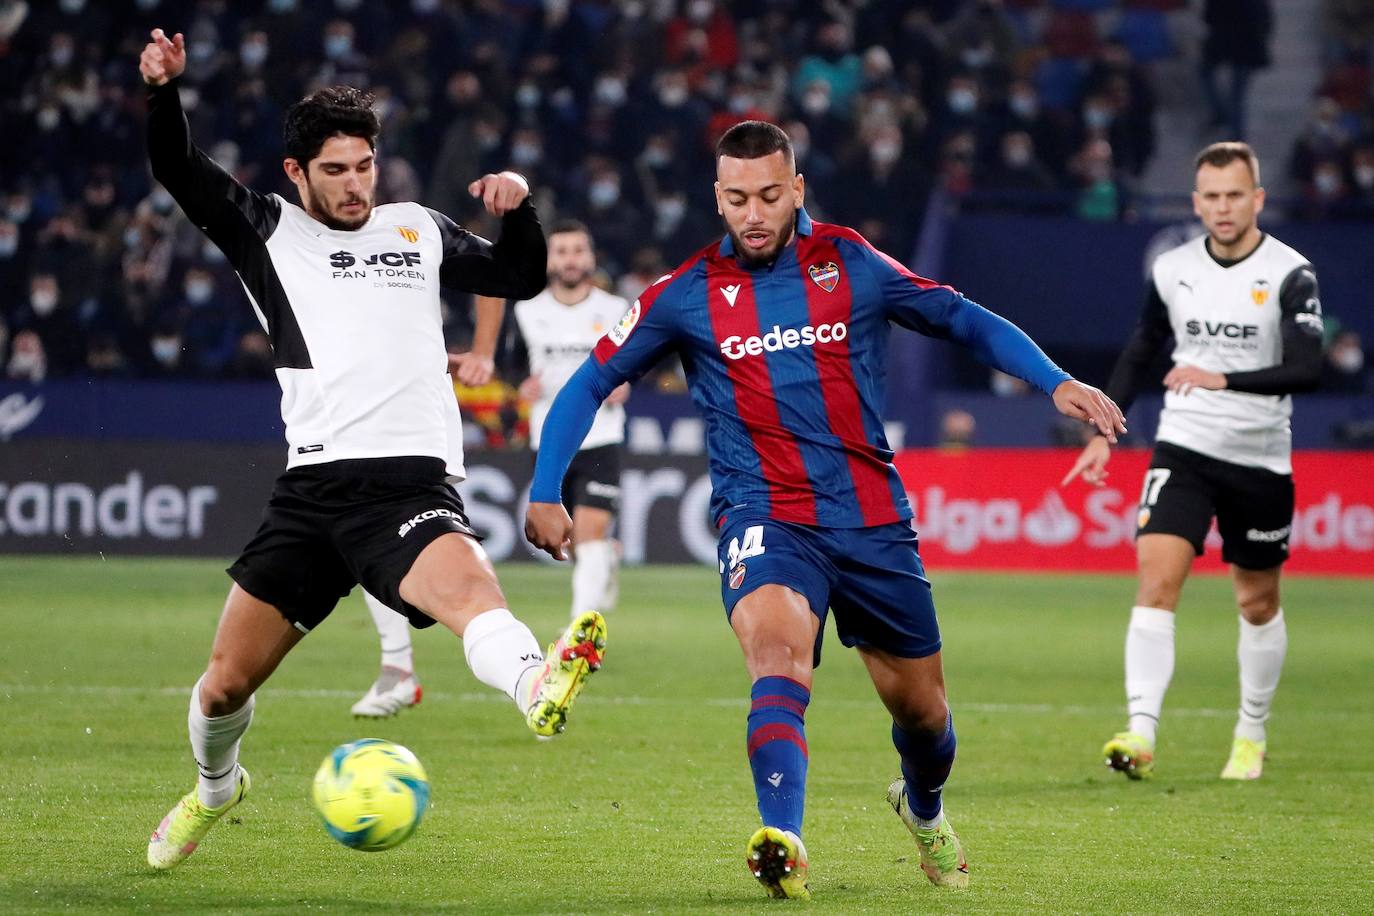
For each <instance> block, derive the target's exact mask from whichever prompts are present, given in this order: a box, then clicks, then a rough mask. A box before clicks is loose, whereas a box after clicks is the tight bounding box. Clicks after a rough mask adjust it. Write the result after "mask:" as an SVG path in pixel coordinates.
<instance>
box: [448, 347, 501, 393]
mask: <svg viewBox="0 0 1374 916" xmlns="http://www.w3.org/2000/svg"><path fill="white" fill-rule="evenodd" d="M448 371H449V373H450V374H452V375H453V377H454V378H455V379H457V380H458V383H459V384H460V385H466V386H467V387H469V388H477V387H479V386H481V385H485V384H486V383H487V382H489V381H491V377H492V375H493V374H495V372H496V361H495V360H493V359H492V358H491V357H490V356H479V355H478V354H476V353H472V352H467V353H450V354H449V355H448Z"/></svg>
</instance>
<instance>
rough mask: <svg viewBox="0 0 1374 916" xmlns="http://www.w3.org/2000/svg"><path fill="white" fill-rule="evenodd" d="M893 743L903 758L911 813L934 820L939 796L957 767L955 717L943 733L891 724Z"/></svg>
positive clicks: (946, 725)
mask: <svg viewBox="0 0 1374 916" xmlns="http://www.w3.org/2000/svg"><path fill="white" fill-rule="evenodd" d="M892 743H893V744H894V745H895V746H896V748H897V753H898V754H900V755H901V756H902V777H903V778H904V779H905V780H906V797H907V802H908V804H910V805H911V810H912V812H914V813H915V815H916V816H917V817H919V818H924V819H925V820H932V819H933V818H934V817H935V816H936V815H938V814H939V813H940V793H941V791H942V790H943V789H944V787H945V780H946V779H949V771H950V770H951V769H952V768H953V767H954V747H955V744H956V742H955V739H954V716H953V714H950V715H949V717H948V718H946V719H945V730H944V731H943V732H908V731H904V730H903V729H902V727H901V726H900V725H898V724H897V723H896V722H893V723H892Z"/></svg>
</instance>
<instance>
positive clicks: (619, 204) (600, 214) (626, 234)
mask: <svg viewBox="0 0 1374 916" xmlns="http://www.w3.org/2000/svg"><path fill="white" fill-rule="evenodd" d="M589 160H590V161H589V162H588V163H587V166H586V172H585V174H586V193H585V196H584V199H583V202H582V206H581V208H580V209H581V210H582V211H583V213H584V214H585V217H586V218H585V220H584V222H586V224H587V228H588V230H589V231H590V233H591V236H592V238H594V239H596V241H597V248H598V250H599V253H600V255H601V257H600V262H601V266H602V267H603V268H605V269H606V270H607V271H608V272H610V273H611V274H617V273H619V272H620V271H621V270H623V269H624V265H625V264H627V263H629V259H630V256H631V254H632V253H633V252H634V250H635V249H636V248H637V247H638V246H639V245H640V244H641V243H642V242H643V240H644V238H645V236H646V234H647V232H648V227H647V226H646V225H645V221H644V220H643V219H642V218H641V215H640V214H641V211H642V209H643V208H642V207H639V206H635V205H633V202H632V201H627V199H626V198H627V196H628V195H627V194H626V193H625V191H626V188H625V184H624V181H623V179H622V177H621V174H620V169H619V168H617V167H616V164H615V162H614V161H613V160H611V159H607V158H604V157H600V156H593V157H589Z"/></svg>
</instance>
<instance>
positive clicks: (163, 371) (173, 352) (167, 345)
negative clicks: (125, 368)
mask: <svg viewBox="0 0 1374 916" xmlns="http://www.w3.org/2000/svg"><path fill="white" fill-rule="evenodd" d="M148 352H149V353H150V354H151V356H152V361H151V362H150V363H149V364H148V365H147V366H145V367H144V374H145V375H147V376H148V377H149V378H155V379H178V378H190V377H192V375H193V374H194V373H193V372H192V370H191V367H190V366H189V365H188V364H187V361H186V349H185V344H184V341H183V338H182V336H181V328H180V327H178V326H177V324H176V320H175V319H174V318H172V317H166V318H163V319H161V320H160V321H159V322H158V323H157V325H156V326H155V327H154V329H153V333H152V335H151V336H150V337H149V338H148Z"/></svg>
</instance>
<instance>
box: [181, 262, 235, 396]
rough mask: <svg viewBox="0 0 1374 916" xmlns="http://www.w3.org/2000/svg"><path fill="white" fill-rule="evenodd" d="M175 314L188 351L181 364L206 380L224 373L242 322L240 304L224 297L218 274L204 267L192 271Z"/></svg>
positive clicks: (188, 274)
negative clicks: (217, 280)
mask: <svg viewBox="0 0 1374 916" xmlns="http://www.w3.org/2000/svg"><path fill="white" fill-rule="evenodd" d="M172 314H173V315H174V316H175V317H174V323H175V325H176V327H177V328H178V329H179V330H180V333H181V343H182V347H183V349H184V351H185V352H184V355H183V356H182V358H181V361H180V365H183V366H185V367H186V368H187V369H189V370H190V371H191V372H193V373H195V374H197V375H203V376H207V377H208V376H215V375H219V374H220V373H222V372H223V371H224V367H225V366H226V365H227V364H228V362H229V360H230V359H231V358H232V357H233V355H234V349H235V347H236V346H237V343H238V338H239V335H240V334H241V324H242V322H241V320H240V316H241V311H240V309H239V307H238V303H237V302H236V301H234V300H233V299H230V298H229V297H228V296H226V295H225V294H224V290H223V289H222V288H221V287H220V285H219V284H218V283H217V282H216V279H215V275H214V274H213V273H211V272H210V271H209V270H206V269H205V268H203V267H191V268H189V269H188V270H187V271H186V274H185V276H184V277H183V279H182V284H181V296H180V297H179V300H178V301H177V302H176V304H175V305H174V307H173V312H172Z"/></svg>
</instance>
